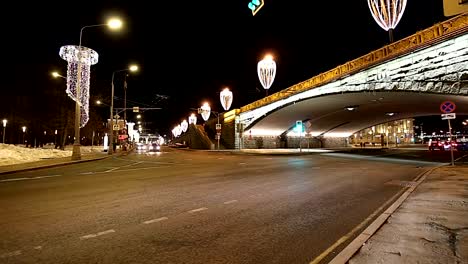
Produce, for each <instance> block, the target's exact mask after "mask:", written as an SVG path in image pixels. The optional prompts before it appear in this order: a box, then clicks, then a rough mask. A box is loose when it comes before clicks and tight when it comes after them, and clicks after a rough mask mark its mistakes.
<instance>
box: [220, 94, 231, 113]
mask: <svg viewBox="0 0 468 264" xmlns="http://www.w3.org/2000/svg"><path fill="white" fill-rule="evenodd" d="M219 99H220V100H221V105H222V106H223V108H224V111H227V110H229V108H231V104H232V92H231V91H229V88H224V90H223V91H222V92H221V93H220V94H219Z"/></svg>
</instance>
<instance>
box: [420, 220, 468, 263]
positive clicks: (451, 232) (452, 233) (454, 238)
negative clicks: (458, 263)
mask: <svg viewBox="0 0 468 264" xmlns="http://www.w3.org/2000/svg"><path fill="white" fill-rule="evenodd" d="M427 224H428V225H429V226H431V227H433V228H435V229H438V230H441V231H444V232H445V233H447V235H448V243H449V247H450V250H451V251H452V253H453V255H454V256H455V257H456V258H460V256H458V254H457V243H458V242H459V241H458V233H460V232H462V231H464V230H468V227H462V228H449V227H446V226H444V225H441V224H439V223H435V222H430V223H427Z"/></svg>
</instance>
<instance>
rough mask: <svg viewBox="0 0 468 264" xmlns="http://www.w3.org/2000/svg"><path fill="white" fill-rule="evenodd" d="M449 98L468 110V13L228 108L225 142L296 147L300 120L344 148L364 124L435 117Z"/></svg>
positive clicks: (237, 145) (315, 133) (459, 111)
mask: <svg viewBox="0 0 468 264" xmlns="http://www.w3.org/2000/svg"><path fill="white" fill-rule="evenodd" d="M446 100H450V101H453V102H454V103H456V105H457V109H456V111H455V112H456V113H457V114H458V115H468V14H467V13H465V14H462V15H459V16H457V17H454V18H452V19H449V20H447V21H444V22H441V23H439V24H436V25H434V26H432V27H430V28H427V29H425V30H422V31H419V32H417V33H416V34H414V35H411V36H409V37H407V38H404V39H402V40H400V41H397V42H394V43H391V44H389V45H387V46H384V47H382V48H380V49H378V50H375V51H373V52H370V53H368V54H366V55H364V56H362V57H359V58H357V59H355V60H352V61H349V62H347V63H345V64H343V65H339V66H337V67H335V68H334V69H331V70H329V71H327V72H324V73H322V74H319V75H317V76H314V77H312V78H310V79H308V80H305V81H303V82H301V83H298V84H296V85H293V86H291V87H289V88H286V89H284V90H281V91H279V92H277V93H274V94H272V95H270V96H268V97H265V98H263V99H261V100H258V101H255V102H253V103H251V104H248V105H246V106H243V107H241V108H240V109H234V110H232V111H229V112H227V113H225V114H224V119H223V121H224V124H223V131H222V135H221V141H222V143H224V145H225V146H226V147H227V148H256V147H265V148H275V147H281V146H284V144H281V143H282V141H289V144H287V146H288V147H298V146H295V144H292V142H294V141H295V138H297V137H298V134H296V133H295V132H294V131H293V127H294V126H295V122H296V120H302V121H303V122H307V121H310V124H311V133H310V134H311V135H312V136H313V137H320V138H321V140H322V141H323V145H322V146H324V147H332V146H340V145H344V144H345V139H347V138H348V137H349V136H351V135H352V134H353V133H355V132H357V131H360V130H362V129H364V128H368V127H371V126H375V125H378V124H382V123H386V122H390V121H395V120H400V119H404V118H412V117H419V116H429V115H438V114H440V113H441V112H440V109H439V106H440V104H441V103H442V102H443V101H446ZM211 125H213V128H212V131H214V124H211ZM211 125H210V126H211ZM207 132H209V131H207ZM212 135H213V133H212ZM302 136H303V135H302ZM259 141H261V142H262V144H261V145H259V144H255V143H258V142H259ZM296 141H297V140H296Z"/></svg>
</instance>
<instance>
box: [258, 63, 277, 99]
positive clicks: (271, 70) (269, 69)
mask: <svg viewBox="0 0 468 264" xmlns="http://www.w3.org/2000/svg"><path fill="white" fill-rule="evenodd" d="M257 73H258V78H259V79H260V83H261V84H262V86H263V88H264V89H265V91H266V95H268V89H270V87H271V85H272V84H273V81H274V80H275V75H276V63H275V61H274V60H273V56H271V55H267V56H265V58H264V59H263V60H261V61H259V62H258V64H257Z"/></svg>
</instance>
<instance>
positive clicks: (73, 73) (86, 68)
mask: <svg viewBox="0 0 468 264" xmlns="http://www.w3.org/2000/svg"><path fill="white" fill-rule="evenodd" d="M78 53H80V51H79V47H78V46H74V45H68V46H63V47H61V48H60V51H59V55H60V57H61V58H62V59H64V60H66V61H67V62H68V67H67V90H66V92H67V94H68V96H69V97H70V98H71V99H72V100H73V101H77V100H78V102H79V104H80V127H84V126H85V125H86V123H87V122H88V120H89V79H90V68H91V65H94V64H96V63H97V62H98V57H99V56H98V54H97V52H96V51H94V50H92V49H89V48H86V47H83V46H81V54H80V56H78ZM79 58H81V83H80V98H79V99H77V98H76V84H77V77H78V59H79Z"/></svg>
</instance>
